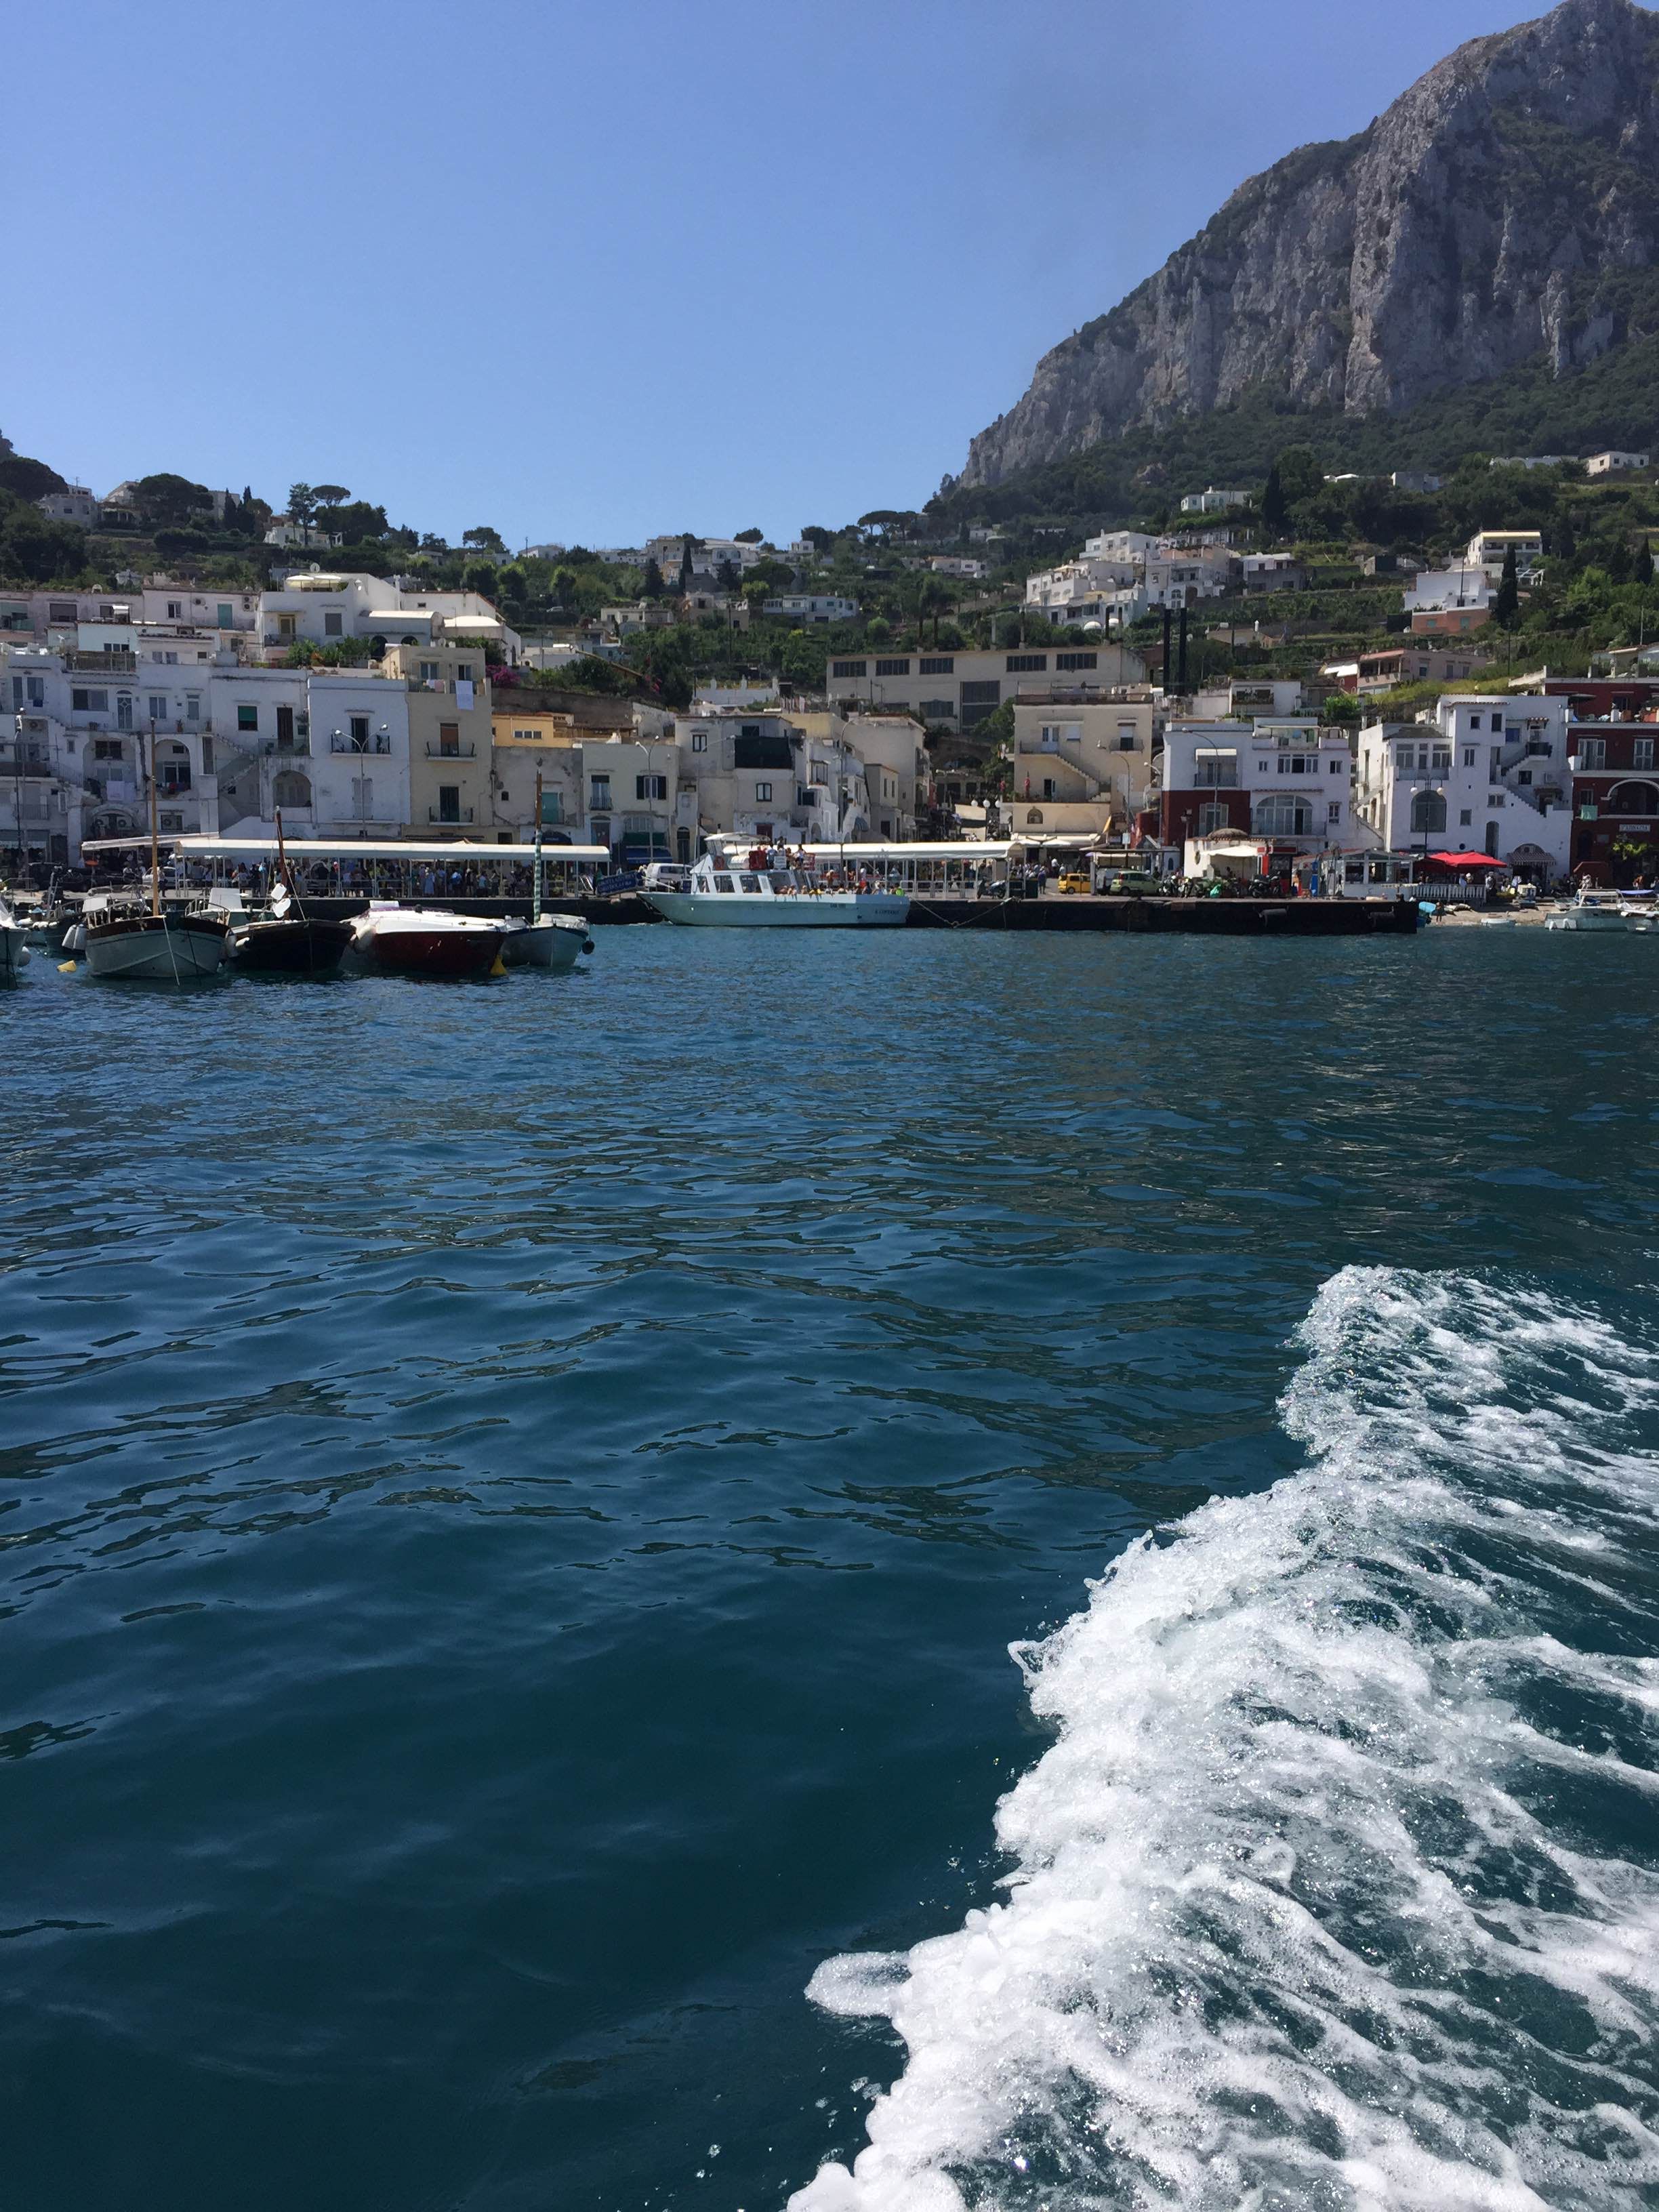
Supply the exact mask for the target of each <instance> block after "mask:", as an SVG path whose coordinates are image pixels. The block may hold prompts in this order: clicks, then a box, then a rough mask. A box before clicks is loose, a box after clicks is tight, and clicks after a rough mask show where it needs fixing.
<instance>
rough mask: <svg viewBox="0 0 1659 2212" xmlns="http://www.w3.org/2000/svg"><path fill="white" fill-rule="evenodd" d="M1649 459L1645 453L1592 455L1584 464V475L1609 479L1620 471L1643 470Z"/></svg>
mask: <svg viewBox="0 0 1659 2212" xmlns="http://www.w3.org/2000/svg"><path fill="white" fill-rule="evenodd" d="M1650 458H1651V457H1650V455H1649V454H1647V453H1618V452H1611V453H1592V454H1591V455H1590V457H1589V460H1587V461H1586V462H1585V464H1584V474H1585V475H1586V476H1587V477H1610V476H1615V475H1617V474H1618V472H1619V471H1620V470H1621V469H1644V468H1646V467H1647V466H1648V465H1649V462H1650Z"/></svg>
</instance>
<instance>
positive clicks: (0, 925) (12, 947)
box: [0, 921, 29, 981]
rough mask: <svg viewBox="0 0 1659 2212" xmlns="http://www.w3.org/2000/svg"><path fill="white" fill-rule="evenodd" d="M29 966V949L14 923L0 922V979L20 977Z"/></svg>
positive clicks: (19, 928)
mask: <svg viewBox="0 0 1659 2212" xmlns="http://www.w3.org/2000/svg"><path fill="white" fill-rule="evenodd" d="M28 964H29V949H28V946H27V945H26V944H25V943H24V941H23V932H22V930H21V927H19V925H18V924H17V923H16V922H15V921H8V922H0V979H3V980H8V981H9V979H10V978H12V977H13V976H16V975H21V974H22V972H23V970H24V969H25V968H27V966H28Z"/></svg>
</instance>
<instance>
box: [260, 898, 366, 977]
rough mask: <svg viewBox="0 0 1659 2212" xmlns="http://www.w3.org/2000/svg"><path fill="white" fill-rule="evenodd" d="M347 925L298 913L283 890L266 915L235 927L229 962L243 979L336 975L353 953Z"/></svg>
mask: <svg viewBox="0 0 1659 2212" xmlns="http://www.w3.org/2000/svg"><path fill="white" fill-rule="evenodd" d="M352 934H353V933H352V927H351V924H350V923H349V921H323V920H321V919H319V917H318V916H317V915H309V914H306V913H303V912H295V910H294V902H293V901H292V900H291V899H290V898H289V896H288V894H287V892H286V891H285V890H283V887H282V886H281V885H280V884H279V885H278V886H277V888H276V890H275V891H274V892H273V893H272V894H271V898H270V905H269V906H268V907H267V908H266V909H265V911H264V913H263V914H256V915H250V916H249V917H248V918H247V920H246V921H244V922H243V923H242V924H241V925H240V927H237V926H235V925H233V927H232V929H231V938H230V957H231V960H232V963H233V964H234V966H235V967H236V968H237V969H239V970H240V972H241V973H242V974H243V975H337V974H338V972H339V967H340V963H341V961H342V960H343V958H344V957H345V956H346V954H347V952H348V951H349V950H350V947H351V943H352Z"/></svg>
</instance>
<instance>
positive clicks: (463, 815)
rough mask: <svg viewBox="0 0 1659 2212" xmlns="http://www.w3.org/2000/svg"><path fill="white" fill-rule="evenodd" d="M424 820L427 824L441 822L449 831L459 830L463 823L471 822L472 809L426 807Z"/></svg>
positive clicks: (461, 807)
mask: <svg viewBox="0 0 1659 2212" xmlns="http://www.w3.org/2000/svg"><path fill="white" fill-rule="evenodd" d="M426 818H427V820H428V822H441V823H445V824H446V825H447V826H448V827H449V828H451V829H459V828H460V827H461V826H462V824H463V823H468V822H471V819H472V809H471V807H470V806H448V807H445V806H428V808H427V810H426Z"/></svg>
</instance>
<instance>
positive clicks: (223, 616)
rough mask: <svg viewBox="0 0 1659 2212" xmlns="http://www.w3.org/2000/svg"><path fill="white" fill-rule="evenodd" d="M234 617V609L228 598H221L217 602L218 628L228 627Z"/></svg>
mask: <svg viewBox="0 0 1659 2212" xmlns="http://www.w3.org/2000/svg"><path fill="white" fill-rule="evenodd" d="M235 618H236V617H235V610H234V607H233V606H232V605H231V604H230V601H229V600H228V599H221V600H220V601H219V604H218V611H217V619H218V626H219V628H220V629H229V628H230V626H231V623H233V622H234V620H235Z"/></svg>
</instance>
